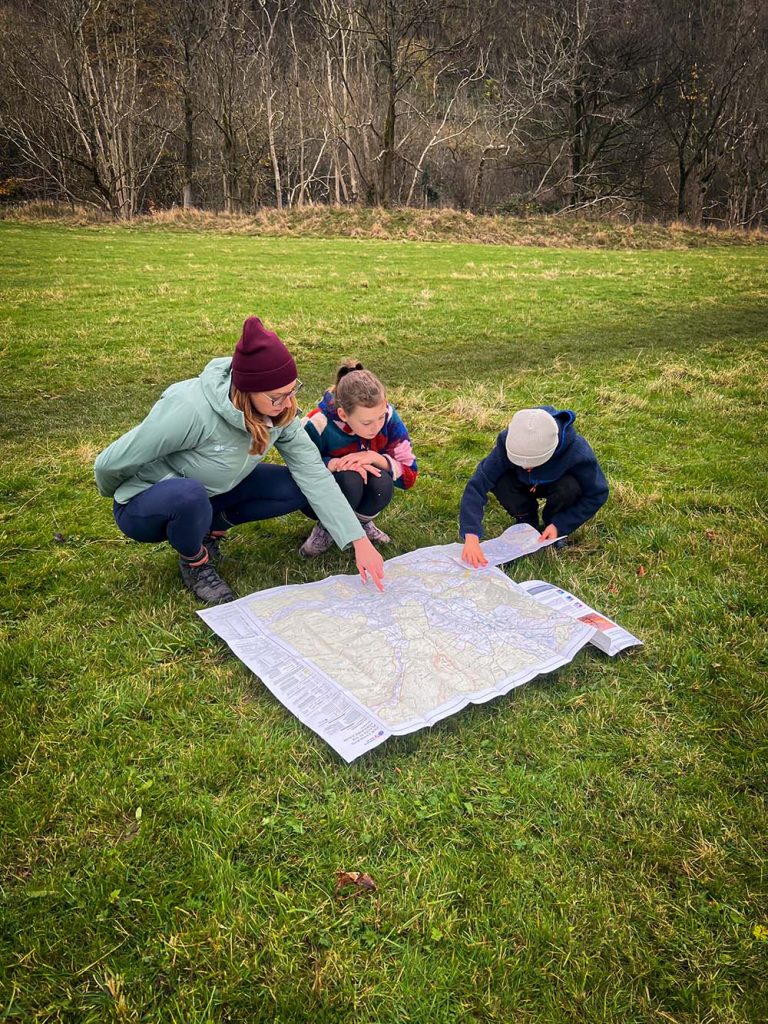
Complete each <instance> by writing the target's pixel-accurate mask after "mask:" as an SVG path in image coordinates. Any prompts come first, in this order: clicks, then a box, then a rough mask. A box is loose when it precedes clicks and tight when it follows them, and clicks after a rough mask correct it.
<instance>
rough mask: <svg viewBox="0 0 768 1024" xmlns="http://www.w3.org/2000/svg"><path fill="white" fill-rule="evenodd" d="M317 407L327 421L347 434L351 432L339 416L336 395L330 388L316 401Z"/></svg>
mask: <svg viewBox="0 0 768 1024" xmlns="http://www.w3.org/2000/svg"><path fill="white" fill-rule="evenodd" d="M317 408H318V409H319V410H320V412H321V413H322V414H323V416H325V418H326V419H327V420H328V422H329V423H335V424H336V426H337V427H339V428H340V429H341V430H343V431H344V432H345V433H347V434H349V433H351V431H350V429H349V427H348V426H347V424H346V423H345V422H344V420H343V419H341V417H340V416H339V410H338V409H337V408H336V395H335V394H334V393H333V391H331V390H330V388H329V389H328V390H327V391H326V392H325V394H324V395H323V397H322V398H321V399H320V401H319V402H318V403H317Z"/></svg>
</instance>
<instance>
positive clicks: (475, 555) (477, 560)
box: [461, 533, 488, 569]
mask: <svg viewBox="0 0 768 1024" xmlns="http://www.w3.org/2000/svg"><path fill="white" fill-rule="evenodd" d="M461 560H462V562H466V563H467V565H471V566H472V568H473V569H480V568H481V567H482V566H484V565H488V559H487V558H486V557H485V555H484V554H483V549H482V548H481V547H480V538H479V537H477V536H476V535H475V534H474V533H468V534H467V535H466V537H465V538H464V550H463V551H462V552H461Z"/></svg>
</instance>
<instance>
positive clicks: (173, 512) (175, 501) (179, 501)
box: [167, 478, 211, 519]
mask: <svg viewBox="0 0 768 1024" xmlns="http://www.w3.org/2000/svg"><path fill="white" fill-rule="evenodd" d="M175 483H176V485H177V486H176V487H174V488H173V491H172V493H171V494H169V495H168V496H167V500H168V504H169V506H170V507H169V513H170V514H169V518H173V519H179V518H186V517H187V516H190V515H197V514H200V513H205V514H207V515H210V510H211V503H210V499H209V498H208V492H207V491H206V489H205V487H204V486H203V485H202V484H201V483H200V482H199V481H198V480H187V479H186V478H185V479H182V480H177V481H175Z"/></svg>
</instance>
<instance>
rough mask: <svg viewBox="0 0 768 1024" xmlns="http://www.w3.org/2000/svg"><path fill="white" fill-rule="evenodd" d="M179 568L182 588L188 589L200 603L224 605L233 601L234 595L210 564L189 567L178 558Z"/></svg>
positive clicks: (184, 561)
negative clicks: (182, 582) (182, 583)
mask: <svg viewBox="0 0 768 1024" xmlns="http://www.w3.org/2000/svg"><path fill="white" fill-rule="evenodd" d="M179 568H180V569H181V578H182V580H183V581H184V586H185V587H189V589H190V590H191V591H192V593H193V594H194V595H195V597H197V598H199V599H200V600H201V601H205V603H206V604H225V603H226V602H227V601H234V599H235V595H234V594H233V593H232V591H231V590H230V589H229V587H228V586H227V584H226V583H225V582H224V580H223V579H222V578H221V576H219V574H218V573H217V572H216V570H215V569H214V568H213V566H212V565H211V563H210V562H204V563H203V565H190V564H189V562H187V561H186V560H185V559H184V558H180V559H179Z"/></svg>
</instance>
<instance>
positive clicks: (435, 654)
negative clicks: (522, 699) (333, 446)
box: [199, 531, 595, 761]
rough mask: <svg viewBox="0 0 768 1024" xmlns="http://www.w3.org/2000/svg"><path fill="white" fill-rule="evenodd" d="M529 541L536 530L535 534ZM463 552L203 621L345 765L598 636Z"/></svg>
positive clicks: (399, 562)
mask: <svg viewBox="0 0 768 1024" xmlns="http://www.w3.org/2000/svg"><path fill="white" fill-rule="evenodd" d="M534 532H535V531H534ZM456 548H458V549H459V551H460V550H461V549H460V547H459V545H445V546H443V547H433V548H421V549H419V550H418V551H412V552H410V553H409V554H406V555H400V556H399V557H398V558H392V559H389V561H387V562H386V563H385V570H386V574H385V590H384V593H380V592H379V591H378V590H376V588H375V587H374V586H373V585H372V584H371V583H368V584H367V585H366V584H363V583H362V581H361V580H360V578H359V576H332V577H330V578H329V579H325V580H321V581H319V582H317V583H303V584H296V585H292V586H284V587H275V588H274V589H272V590H266V591H261V592H260V593H256V594H250V595H249V596H248V597H243V598H240V600H238V601H233V602H231V603H230V604H225V605H218V606H217V607H214V608H208V609H205V610H204V611H201V612H199V614H200V615H201V617H202V618H203V619H204V620H205V621H206V622H207V623H208V625H209V626H210V627H211V629H213V630H214V631H215V632H216V633H217V634H218V635H219V636H220V637H222V639H223V640H225V641H226V643H227V644H228V645H229V646H230V647H231V649H232V651H233V652H234V653H235V654H236V655H237V657H238V658H240V659H241V660H242V661H243V662H244V663H245V664H246V665H247V666H248V667H249V668H250V669H252V671H253V672H255V673H256V675H257V676H259V678H260V679H261V680H262V682H263V683H264V685H265V686H267V687H268V688H269V689H270V690H271V691H272V693H273V694H274V695H275V696H276V697H277V698H278V699H279V700H280V701H282V703H283V704H284V705H285V706H286V707H287V708H288V709H289V710H290V711H292V712H293V714H294V715H296V717H297V718H298V719H299V720H300V721H302V722H303V723H304V724H305V725H307V726H309V727H310V728H311V729H313V730H314V731H315V732H316V733H317V734H318V735H319V736H321V737H322V738H323V739H324V740H325V741H326V742H327V743H329V744H330V746H331V747H333V749H334V750H335V751H337V752H338V753H339V754H340V755H341V756H342V757H343V758H344V759H345V760H346V761H352V760H354V759H355V758H356V757H359V756H360V755H361V754H363V753H365V752H366V751H368V750H371V749H373V748H374V747H376V746H378V744H380V743H382V742H383V741H384V740H386V739H387V738H388V737H389V736H392V735H404V734H406V733H410V732H414V731H415V730H417V729H422V728H424V727H425V726H430V725H433V724H434V723H435V722H437V721H439V720H440V719H442V718H445V717H446V716H448V715H452V714H453V713H454V712H455V711H458V710H459V709H460V708H463V707H465V706H466V705H467V704H469V703H474V704H479V703H483V702H484V701H488V700H491V699H492V698H494V697H498V696H500V695H502V694H504V693H507V692H508V691H509V690H511V689H512V688H513V687H515V686H520V685H521V684H522V683H525V682H527V681H528V680H530V679H533V678H534V676H537V675H540V674H541V673H543V672H551V671H552V670H553V669H556V668H558V667H559V666H561V665H564V664H566V663H567V662H569V661H570V660H571V659H572V658H573V656H574V655H575V654H576V653H577V652H578V651H579V650H580V649H581V648H582V647H583V646H584V644H586V643H588V642H589V640H590V638H591V637H592V636H593V635H594V633H595V630H594V628H592V627H591V626H589V625H586V624H585V623H583V622H579V621H578V620H576V619H574V618H573V617H572V616H570V615H566V614H563V612H561V611H558V610H556V609H553V608H551V607H548V606H547V605H545V604H542V603H541V602H539V601H537V600H535V598H533V597H531V596H529V595H528V594H526V592H525V591H524V590H523V589H522V588H521V587H520V586H518V585H517V584H516V583H514V582H513V581H512V580H510V579H509V577H508V576H506V575H505V574H504V573H503V572H502V571H501V570H500V569H498V568H494V567H492V566H489V567H488V568H486V569H480V570H477V569H474V570H473V569H469V568H466V567H464V566H462V565H460V564H459V563H458V561H457V559H456V550H455V549H456Z"/></svg>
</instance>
